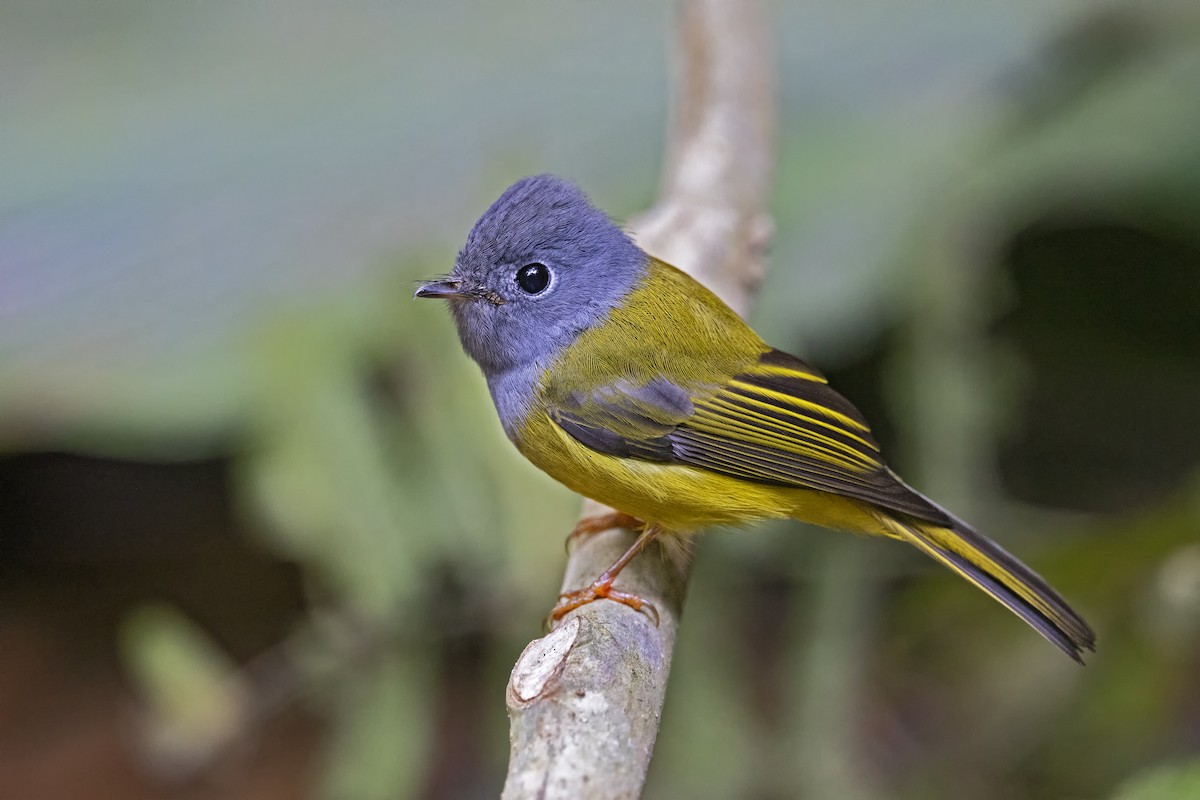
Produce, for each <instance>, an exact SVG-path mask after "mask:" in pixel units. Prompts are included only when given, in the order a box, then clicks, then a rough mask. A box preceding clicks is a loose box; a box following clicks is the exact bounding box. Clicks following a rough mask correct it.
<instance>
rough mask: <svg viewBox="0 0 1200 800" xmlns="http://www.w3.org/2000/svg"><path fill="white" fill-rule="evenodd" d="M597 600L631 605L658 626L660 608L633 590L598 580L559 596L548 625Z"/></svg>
mask: <svg viewBox="0 0 1200 800" xmlns="http://www.w3.org/2000/svg"><path fill="white" fill-rule="evenodd" d="M597 600H615V601H616V602H618V603H620V604H622V605H625V606H629V607H630V608H632V609H633V610H634V611H637V612H639V613H641V614H645V615H646V616H647V617H649V619H650V621H651V622H653V623H654V627H656V628H657V627H658V623H659V619H660V618H659V615H658V609H657V608H655V607H654V604H653V603H651V602H650V601H648V600H644V599H642V598H641V597H639V596H638V595H636V594H633V593H631V592H622V591H619V590H617V589H614V588H612V583H607V582H601V581H596V582H595V583H593V584H592V585H591V586H587V587H584V588H583V589H576V590H575V591H573V592H564V593H563V594H560V595H559V596H558V603H556V604H555V606H554V608H553V609H551V610H550V613H549V615H547V617H546V627H547V628H552V627H554V623H556V622H558V621H559V620H561V619H562V618H563V617H564V616H566V615H567V614H569V613H570V612H572V611H574V610H575V609H577V608H580V607H581V606H586V605H587V604H588V603H594V602H595V601H597Z"/></svg>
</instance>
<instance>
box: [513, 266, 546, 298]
mask: <svg viewBox="0 0 1200 800" xmlns="http://www.w3.org/2000/svg"><path fill="white" fill-rule="evenodd" d="M549 285H550V270H549V269H548V268H547V267H546V265H545V264H537V263H533V264H526V265H525V266H523V267H521V268H520V269H519V270H517V286H520V287H521V291H523V292H525V293H526V294H541V293H542V292H544V291H546V287H547V286H549Z"/></svg>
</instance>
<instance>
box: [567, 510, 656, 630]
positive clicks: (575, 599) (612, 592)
mask: <svg viewBox="0 0 1200 800" xmlns="http://www.w3.org/2000/svg"><path fill="white" fill-rule="evenodd" d="M606 530H607V529H606ZM597 600H615V601H617V602H618V603H622V604H623V605H627V606H629V607H630V608H632V609H633V610H634V611H638V612H642V613H644V614H645V615H646V616H647V617H649V618H650V619H651V620H652V621H653V622H654V626H655V627H658V609H657V608H655V607H654V604H653V603H651V602H650V601H648V600H643V599H642V598H641V597H638V596H637V595H636V594H632V593H631V592H622V591H618V590H617V589H614V588H612V581H611V580H608V581H605V580H598V581H596V582H595V583H593V584H592V585H591V586H588V587H586V588H583V589H576V590H575V591H573V592H566V593H565V594H560V595H559V596H558V602H557V603H556V604H555V606H554V608H553V609H552V610H551V611H550V616H549V617H547V618H546V624H547V626H549V625H551V624H553V623H555V622H558V621H559V620H560V619H562V618H563V617H564V616H566V615H567V614H568V613H569V612H571V611H574V610H575V609H577V608H579V607H580V606H586V605H587V604H588V603H594V602H595V601H597Z"/></svg>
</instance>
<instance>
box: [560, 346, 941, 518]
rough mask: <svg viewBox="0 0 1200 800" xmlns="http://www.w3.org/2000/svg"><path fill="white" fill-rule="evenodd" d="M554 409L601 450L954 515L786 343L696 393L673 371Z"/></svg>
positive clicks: (923, 514)
mask: <svg viewBox="0 0 1200 800" xmlns="http://www.w3.org/2000/svg"><path fill="white" fill-rule="evenodd" d="M552 416H553V417H554V419H555V421H556V422H557V423H558V425H559V426H560V427H562V428H563V430H565V431H566V432H567V433H568V434H570V435H571V436H572V437H574V438H575V439H576V440H578V441H579V442H580V443H582V444H584V445H586V446H587V447H590V448H591V449H593V450H596V451H598V452H601V453H607V454H609V455H614V456H619V457H621V458H637V459H642V460H645V461H657V462H665V463H679V464H686V465H688V466H692V467H699V468H702V469H707V470H711V471H713V472H719V473H722V474H724V475H729V476H731V477H735V478H740V479H742V480H747V481H754V482H757V483H766V484H771V485H776V486H787V487H793V488H803V489H817V490H820V491H826V492H831V493H833V494H838V495H842V496H846V497H851V498H854V499H857V500H863V501H865V502H869V503H873V504H875V505H878V506H881V507H883V508H887V509H890V510H893V511H899V512H901V513H904V514H908V515H910V516H914V517H917V518H919V519H923V520H927V521H930V522H934V523H937V524H943V525H944V524H949V523H950V519H949V518H948V517H947V516H946V514H945V513H944V512H942V510H941V509H939V508H938V507H937V506H935V505H933V504H932V503H930V502H929V501H927V500H926V499H925V498H924V497H922V496H921V495H919V494H917V493H916V492H914V491H912V490H911V489H909V488H908V487H907V486H906V485H905V484H904V483H903V482H902V481H900V480H899V479H898V478H897V477H896V476H895V474H893V473H892V471H891V470H890V469H888V467H887V465H886V464H884V462H883V460H882V458H881V457H880V454H879V446H878V445H877V444H876V443H875V440H874V438H873V437H872V436H871V432H870V429H869V428H868V427H867V423H866V420H864V419H863V418H862V415H861V414H859V412H858V410H857V409H856V408H854V406H853V405H852V404H851V403H850V401H848V400H846V399H845V398H844V397H842V396H841V395H840V394H838V393H837V392H836V391H834V390H833V389H831V388H829V386H828V385H827V384H826V383H825V378H824V377H823V376H822V375H821V374H820V373H819V372H817V371H816V370H814V369H813V368H811V367H809V366H808V365H807V364H805V363H804V362H802V361H800V360H799V359H797V358H794V357H793V356H789V355H788V354H786V353H781V352H779V351H777V350H772V351H770V352H767V353H765V354H763V356H762V357H761V358H760V359H759V360H758V362H757V363H755V364H754V365H752V366H751V367H750V368H748V369H747V370H746V371H745V372H743V373H741V374H738V375H735V376H734V377H733V378H731V379H730V380H728V381H727V382H725V383H724V385H721V386H718V387H711V386H709V387H697V388H693V389H692V390H691V391H689V390H687V389H685V388H682V387H679V386H677V385H675V384H674V383H671V382H670V381H667V380H665V379H663V378H658V379H655V380H654V381H651V382H650V383H648V384H645V385H643V386H638V387H633V386H614V387H606V388H605V389H603V390H601V391H599V392H595V393H593V394H592V395H590V396H588V397H583V398H581V397H577V396H572V397H571V398H569V399H568V400H567V401H564V402H562V403H560V404H559V405H558V406H556V407H555V408H554V409H553V410H552Z"/></svg>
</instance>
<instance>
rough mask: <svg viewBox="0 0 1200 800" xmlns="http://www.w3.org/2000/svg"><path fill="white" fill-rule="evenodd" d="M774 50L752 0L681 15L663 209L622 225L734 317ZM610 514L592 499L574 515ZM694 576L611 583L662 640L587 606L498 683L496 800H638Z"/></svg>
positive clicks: (681, 567) (753, 216) (769, 139)
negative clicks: (502, 729) (502, 759)
mask: <svg viewBox="0 0 1200 800" xmlns="http://www.w3.org/2000/svg"><path fill="white" fill-rule="evenodd" d="M770 51H771V48H770V46H769V42H768V37H767V35H766V28H765V24H764V20H763V15H762V10H761V8H760V6H759V4H758V2H747V1H746V0H684V2H682V4H681V7H680V13H679V19H678V31H677V34H676V42H675V60H674V68H675V74H674V76H673V85H674V89H675V96H674V100H673V107H672V115H671V116H672V119H671V124H670V135H669V139H668V152H667V161H666V167H665V169H664V174H663V180H662V185H661V187H660V192H659V201H658V203H657V204H656V205H655V206H654V207H653V208H651V209H650V210H649V211H647V212H646V213H645V214H643V215H641V216H640V217H638V218H637V219H636V220H634V222H633V225H632V228H633V231H632V232H633V234H634V236H635V238H637V240H638V242H639V244H640V245H641V246H642V248H643V249H645V250H646V251H647V252H650V253H652V254H654V255H656V256H658V257H659V258H662V259H664V260H665V261H668V262H670V263H672V264H675V265H676V266H678V267H679V268H681V269H685V270H687V271H688V272H689V273H691V274H692V275H693V276H694V277H696V278H697V279H698V280H700V281H701V282H703V283H705V284H706V285H707V286H708V287H709V288H711V289H712V290H713V291H714V292H716V293H717V294H718V295H720V296H721V297H722V299H724V300H725V302H727V303H729V305H730V306H731V307H733V308H734V309H735V310H736V311H738V312H739V313H741V314H743V315H744V314H745V313H746V312H747V310H748V309H749V305H750V299H751V297H752V296H753V294H754V293H755V292H756V291H757V289H758V285H759V283H760V282H761V279H762V275H763V255H764V251H765V248H766V245H767V242H768V240H769V238H770V231H771V224H770V219H769V217H768V215H767V212H766V199H767V194H768V189H769V176H770V173H771V168H772V155H773V151H774V141H773V139H774V124H775V97H774V86H773V81H772V72H773V69H772V64H771V56H770ZM606 511H607V509H604V508H602V507H601V506H599V505H598V504H596V503H593V502H591V501H587V502H585V504H584V511H583V514H584V516H592V515H596V514H601V513H604V512H606ZM668 541H669V540H668ZM631 543H632V534H630V533H628V532H625V531H606V532H604V533H599V534H594V535H591V536H588V537H586V538H582V539H580V540H578V541H577V542H576V544H575V546H574V547H573V549H572V551H571V553H570V556H569V558H568V561H567V568H566V574H565V576H564V578H563V591H568V590H571V589H578V588H582V587H584V586H586V585H587V584H589V583H591V582H592V581H593V580H594V579H595V578H596V577H597V576H598V575H599V574H600V573H601V572H603V571H604V569H605V568H607V567H608V566H609V565H610V564H611V563H612V562H613V561H615V560H616V559H617V558H618V557H619V556H620V555H621V553H623V552H624V551H625V549H626V548H627V547H628V546H629V545H630V544H631ZM689 567H690V565H689V563H688V558H687V554H686V552H683V551H682V548H672V547H671V546H670V544H668V545H667V547H666V549H664V548H663V547H661V546H659V545H658V544H654V545H652V546H651V547H650V548H648V549H647V551H646V552H645V553H643V554H642V555H641V556H639V557H638V558H637V559H635V560H634V561H633V562H632V563H631V564H630V565H629V566H628V567H627V568H626V569H625V570H624V571H623V572H622V573H621V578H620V580H619V581H618V585H619V586H620V588H622V589H623V590H625V591H631V592H634V593H636V594H638V595H640V596H641V597H643V598H645V599H647V600H649V601H650V602H652V603H654V604H655V606H656V607H657V608H658V611H659V614H660V616H661V618H660V621H659V624H658V626H657V627H655V625H654V624H653V623H652V622H651V621H650V619H649V618H648V617H646V616H645V615H644V614H639V613H637V612H635V611H633V610H631V609H629V608H628V607H626V606H624V605H621V604H619V603H612V602H595V603H590V604H588V605H586V606H583V607H582V608H580V609H578V610H577V611H574V612H572V613H571V614H569V615H568V616H567V617H566V618H565V620H564V621H563V622H562V623H561V624H560V625H559V626H558V628H557V629H555V630H554V631H553V632H551V633H550V634H549V635H548V636H545V637H543V638H541V639H537V640H535V641H533V642H531V643H530V644H529V645H528V646H527V647H526V648H525V650H524V652H523V653H522V654H521V657H520V659H518V661H517V664H516V666H515V667H514V668H513V672H512V676H511V678H510V680H509V685H508V697H507V701H508V710H509V716H510V720H511V729H510V736H511V742H512V750H511V753H510V760H509V770H508V779H507V781H506V783H505V786H504V794H503V796H504V798H507V799H508V800H518V798H526V797H537V798H558V797H564V798H565V797H570V798H630V797H637V796H638V795H639V794H640V793H641V789H642V785H643V783H644V782H645V778H646V770H647V768H648V767H649V763H650V756H651V753H652V752H653V748H654V740H655V737H656V736H657V734H658V725H659V719H660V717H661V713H662V704H663V698H664V695H665V692H666V685H667V676H668V674H669V672H670V668H671V653H672V651H673V649H674V646H675V633H676V630H677V628H678V625H679V616H680V613H681V611H682V607H683V598H684V594H685V592H686V588H687V578H688V573H689Z"/></svg>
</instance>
